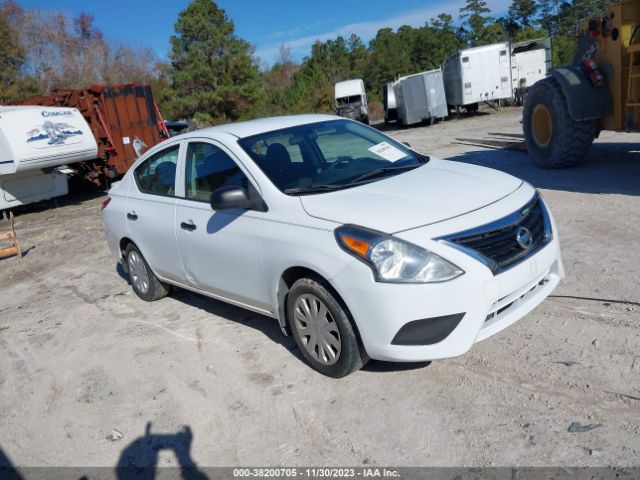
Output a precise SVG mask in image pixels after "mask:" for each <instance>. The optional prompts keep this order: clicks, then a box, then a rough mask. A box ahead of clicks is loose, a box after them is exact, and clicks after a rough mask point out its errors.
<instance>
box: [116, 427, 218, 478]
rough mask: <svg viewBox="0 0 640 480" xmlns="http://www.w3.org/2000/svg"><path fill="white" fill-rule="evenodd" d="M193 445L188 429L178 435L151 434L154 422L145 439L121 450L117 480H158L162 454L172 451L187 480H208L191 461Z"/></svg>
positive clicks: (182, 474) (141, 438) (191, 434)
mask: <svg viewBox="0 0 640 480" xmlns="http://www.w3.org/2000/svg"><path fill="white" fill-rule="evenodd" d="M192 442H193V433H192V432H191V428H190V427H189V426H185V427H184V428H183V429H182V430H181V431H179V432H177V433H170V434H156V433H151V422H147V425H146V427H145V433H144V436H142V437H138V438H136V439H135V440H134V441H133V442H131V443H130V444H129V445H128V446H127V447H126V448H125V449H124V450H122V452H121V454H120V458H119V459H118V464H117V466H116V478H117V479H118V480H129V479H136V480H147V479H148V480H152V479H154V478H156V469H157V465H158V454H159V452H160V451H161V450H173V452H174V453H175V456H176V459H177V460H178V463H179V468H180V474H181V477H182V478H183V479H184V480H204V479H207V478H208V477H207V476H206V475H205V474H204V473H203V472H202V471H201V470H200V469H199V468H198V466H197V465H196V463H195V462H194V461H193V459H192V458H191V443H192ZM173 478H175V477H173Z"/></svg>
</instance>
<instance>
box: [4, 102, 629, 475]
mask: <svg viewBox="0 0 640 480" xmlns="http://www.w3.org/2000/svg"><path fill="white" fill-rule="evenodd" d="M520 117H521V112H520V110H519V109H516V108H512V109H503V110H502V111H500V112H493V111H490V112H480V113H479V114H477V115H475V116H473V117H468V118H459V119H454V120H450V121H446V122H443V123H440V124H437V125H434V126H430V127H428V126H425V127H415V128H408V129H402V130H396V129H395V127H390V128H384V129H385V130H387V132H388V133H389V134H391V135H392V136H394V137H396V138H398V139H400V140H402V141H407V142H409V143H411V145H412V146H413V147H414V148H416V149H417V150H420V151H423V152H425V153H429V154H432V155H434V156H437V157H441V158H449V159H452V160H455V161H461V162H471V163H475V164H480V165H486V166H490V167H494V168H498V169H501V170H504V171H507V172H509V173H512V174H514V175H517V176H519V177H521V178H524V179H526V180H527V181H528V182H530V183H532V184H533V185H534V186H536V187H538V188H539V189H540V190H541V192H542V194H543V196H544V198H545V199H546V200H547V201H548V203H549V204H550V206H551V208H552V210H553V212H554V214H555V216H556V220H557V222H558V228H559V230H560V232H559V233H560V238H561V242H562V250H563V256H564V262H565V267H566V270H567V279H566V280H565V281H564V282H563V283H562V284H561V286H560V287H559V288H558V289H557V290H556V291H555V292H554V294H555V295H556V296H554V297H553V298H549V299H547V300H546V301H545V302H544V303H543V305H541V306H540V307H539V308H537V309H536V310H534V311H533V312H532V313H530V314H529V315H527V316H526V317H525V318H524V319H522V320H521V321H520V322H518V323H516V324H515V325H514V326H512V327H511V328H508V329H507V330H505V331H503V332H501V333H500V334H498V335H497V336H494V337H492V338H490V339H488V340H486V341H484V342H481V343H479V344H476V345H475V347H474V348H473V349H472V350H471V351H470V352H469V353H467V354H466V355H464V356H462V357H459V358H454V359H450V360H442V361H436V362H432V363H430V364H424V363H421V364H391V363H383V362H371V363H370V364H369V365H368V366H367V367H366V368H365V369H364V370H363V371H360V372H357V373H355V374H353V375H351V376H349V377H348V378H345V379H342V380H333V379H330V378H325V377H323V376H321V375H319V374H317V373H315V372H314V371H313V370H312V369H311V368H309V367H308V366H307V365H306V364H305V363H304V362H303V361H302V359H301V355H300V353H299V352H298V351H297V349H296V348H295V346H294V342H293V340H292V339H291V338H286V337H282V336H281V334H280V330H279V328H278V326H277V325H276V323H275V321H273V320H271V319H269V318H266V317H262V316H260V315H257V314H254V313H251V312H248V311H245V310H242V309H239V308H236V307H233V306H229V305H226V304H224V303H220V302H217V301H214V300H210V299H207V298H204V297H200V296H198V295H195V294H191V293H188V292H183V291H181V292H176V293H173V294H172V295H171V296H170V297H168V298H166V299H163V300H161V301H159V302H155V303H153V304H147V303H144V302H142V301H141V300H139V299H138V298H137V297H136V296H135V295H134V294H133V293H132V291H131V289H130V287H129V286H128V285H127V282H126V280H125V279H123V278H122V276H121V274H120V273H119V271H118V269H117V268H116V264H115V263H114V261H113V260H112V258H111V257H110V256H109V255H108V251H107V247H106V243H105V240H104V234H103V229H102V224H101V222H100V201H101V198H99V197H95V198H91V199H83V200H78V199H75V200H74V199H66V200H62V201H58V202H57V206H56V205H54V203H53V202H51V203H49V204H48V205H47V208H44V207H38V208H35V209H34V208H31V209H28V210H27V211H26V212H22V213H21V214H20V215H19V216H18V218H17V228H18V231H19V235H20V237H21V240H22V244H23V247H24V248H25V249H26V250H27V255H26V256H25V257H24V259H22V260H19V259H17V258H10V259H7V260H3V261H0V285H1V287H0V453H2V451H3V452H4V454H5V455H6V456H7V457H8V458H9V459H10V460H11V461H12V462H13V463H14V464H15V465H21V466H45V465H46V466H63V465H64V466H111V467H112V466H116V465H132V464H145V463H148V462H153V461H154V460H153V459H152V458H151V457H150V455H151V454H150V449H149V448H148V447H145V445H147V446H148V445H150V444H151V443H153V441H160V442H163V445H164V446H165V447H166V450H165V451H164V452H163V453H162V455H161V456H160V459H159V463H160V465H173V464H176V462H179V461H183V460H184V456H185V455H187V456H188V455H190V456H191V457H190V459H191V460H192V461H193V462H195V463H196V464H198V465H201V466H214V465H233V466H235V465H352V466H357V465H395V466H414V465H415V466H418V465H431V466H492V465H520V466H551V465H553V466H596V465H608V466H610V465H615V466H634V465H635V466H637V465H640V304H638V302H640V288H639V287H640V253H639V252H640V134H622V133H621V134H616V133H608V132H605V133H603V134H602V136H601V138H600V139H598V141H597V143H596V145H595V146H594V148H593V150H592V151H591V153H590V155H589V158H588V160H587V161H586V162H585V163H584V164H583V165H581V166H579V167H577V168H574V169H572V170H562V171H553V172H548V171H542V170H538V169H536V168H535V167H534V166H533V165H532V162H531V160H530V158H529V157H528V155H527V154H525V153H522V152H520V151H514V150H503V149H490V148H482V147H479V146H477V145H470V144H465V142H463V141H460V140H457V139H459V138H466V139H474V140H486V139H489V138H494V139H495V138H497V137H500V138H503V139H504V138H509V137H508V136H506V137H505V135H504V134H505V133H506V134H518V133H521V125H520ZM496 133H499V134H500V136H496V135H492V134H496ZM514 138H515V137H514ZM466 143H469V142H466ZM472 143H473V142H472ZM476 143H477V142H476ZM5 228H6V223H4V222H0V230H4V229H5ZM574 422H579V423H580V425H578V424H574V428H572V430H575V427H576V426H577V427H578V430H580V428H579V427H580V426H586V427H587V428H586V429H589V428H592V429H591V430H589V431H585V432H570V431H569V429H570V426H571V425H572V424H573V423H574ZM594 427H595V428H594ZM147 428H148V431H146V433H145V429H147ZM189 447H190V451H189ZM171 450H173V451H171Z"/></svg>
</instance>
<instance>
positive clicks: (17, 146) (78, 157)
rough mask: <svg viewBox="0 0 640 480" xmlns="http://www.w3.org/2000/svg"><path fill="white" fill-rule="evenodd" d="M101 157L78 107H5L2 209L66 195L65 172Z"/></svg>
mask: <svg viewBox="0 0 640 480" xmlns="http://www.w3.org/2000/svg"><path fill="white" fill-rule="evenodd" d="M97 154H98V146H97V144H96V140H95V138H94V137H93V133H92V131H91V129H90V128H89V125H87V122H86V121H85V119H84V117H83V116H82V114H81V113H80V112H79V111H78V110H77V109H75V108H53V107H17V106H6V107H0V210H5V209H9V208H12V207H15V206H18V205H26V204H28V203H33V202H38V201H40V200H47V199H51V198H55V197H59V196H61V195H66V194H67V192H68V184H67V176H66V175H65V174H64V173H63V171H64V170H65V169H63V168H61V167H62V166H63V165H64V166H66V165H69V164H73V163H76V162H82V161H86V160H92V159H94V158H96V156H97Z"/></svg>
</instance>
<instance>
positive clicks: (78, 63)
mask: <svg viewBox="0 0 640 480" xmlns="http://www.w3.org/2000/svg"><path fill="white" fill-rule="evenodd" d="M607 3H608V2H607V1H606V0H512V3H511V5H510V7H509V9H508V12H507V13H506V15H503V16H501V17H497V16H495V15H494V14H493V12H492V11H491V10H490V8H489V7H488V6H487V4H486V2H485V1H484V0H466V2H465V4H464V5H463V6H462V8H460V11H459V15H458V17H457V18H454V17H453V16H451V15H449V14H445V13H442V14H440V15H437V16H436V17H434V18H431V19H425V23H424V25H422V26H420V27H411V26H408V25H404V26H401V27H400V28H398V29H397V30H395V31H394V30H393V29H391V28H383V29H380V30H379V31H378V32H377V34H376V36H375V38H373V39H372V40H371V41H370V42H369V43H368V44H365V43H364V42H363V41H362V39H361V38H359V37H358V36H357V35H351V36H350V37H348V38H345V37H342V36H339V37H337V38H335V39H330V40H326V41H324V42H320V41H318V42H316V43H315V44H314V45H313V46H312V47H311V52H310V54H309V55H308V56H307V57H305V58H304V59H303V60H302V61H299V62H298V61H295V60H293V59H292V58H291V55H290V52H289V50H288V49H287V48H286V46H282V47H281V49H280V55H279V59H278V60H277V61H276V62H275V63H274V64H273V65H262V66H261V65H260V63H259V62H260V59H258V58H256V57H255V55H254V49H253V47H252V46H251V45H250V44H249V43H248V42H247V41H245V40H244V39H242V38H239V37H238V36H237V35H236V33H235V27H234V23H233V21H232V20H231V19H229V18H228V16H227V15H226V13H225V11H224V10H223V9H222V8H220V7H219V6H218V5H217V4H216V3H215V2H214V1H213V0H192V1H191V3H190V4H189V5H188V6H187V7H186V8H185V9H184V10H182V11H181V12H180V13H179V15H178V18H177V20H176V22H175V25H174V27H175V33H174V34H173V35H172V36H171V38H170V44H171V50H170V53H169V58H168V59H167V60H166V61H163V60H162V59H159V58H158V57H157V55H156V54H155V53H154V52H153V51H152V50H151V49H149V48H146V47H135V48H134V47H132V46H129V45H124V44H119V43H115V42H109V41H107V40H106V39H105V37H104V35H103V33H102V32H101V31H100V30H99V29H98V28H96V26H95V24H94V18H93V17H92V16H91V15H87V14H80V15H78V16H77V17H70V16H69V15H68V14H65V13H62V12H56V11H50V10H37V9H23V8H22V7H20V5H19V4H17V3H16V2H15V0H0V103H8V102H11V101H12V100H16V99H19V98H23V97H27V96H32V95H41V94H46V93H47V92H49V91H50V90H52V89H54V88H82V87H87V86H90V85H92V84H96V83H105V84H115V83H128V82H142V83H149V84H151V86H152V88H153V91H154V96H155V97H156V101H157V103H158V105H159V107H160V110H161V112H162V113H163V115H164V117H165V118H167V119H186V120H191V121H193V122H194V123H196V124H197V125H206V124H216V123H224V122H228V121H235V120H239V119H247V118H253V117H258V116H264V115H278V114H286V113H300V112H327V111H330V110H331V108H332V103H333V85H334V84H335V83H336V82H337V81H340V80H345V79H348V78H362V79H364V81H365V85H366V88H367V91H368V93H369V96H370V98H371V100H373V101H374V103H375V100H379V99H380V97H381V89H382V86H383V85H384V84H385V83H386V82H389V81H392V80H394V79H395V78H397V77H398V76H402V75H407V74H411V73H416V72H419V71H423V70H430V69H433V68H438V67H440V66H441V65H442V63H443V62H444V60H445V59H446V58H447V57H448V56H449V55H451V54H452V53H454V52H455V51H456V50H458V49H460V48H466V47H472V46H481V45H487V44H491V43H495V42H499V41H504V40H511V41H523V40H530V39H536V38H541V37H546V36H551V37H552V39H553V40H552V41H553V63H554V65H561V64H565V63H570V62H571V60H572V58H573V54H574V50H575V47H576V44H577V39H578V38H579V37H580V36H581V34H582V22H583V20H584V19H585V18H589V17H591V16H595V15H599V14H601V13H603V12H604V10H605V8H606V5H607Z"/></svg>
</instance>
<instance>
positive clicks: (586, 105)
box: [551, 65, 613, 122]
mask: <svg viewBox="0 0 640 480" xmlns="http://www.w3.org/2000/svg"><path fill="white" fill-rule="evenodd" d="M551 76H552V77H553V78H554V79H556V81H557V82H558V83H559V84H560V88H562V93H563V94H564V98H565V99H566V100H567V107H568V109H569V115H571V118H572V119H573V120H575V121H577V122H582V121H585V120H596V119H598V118H602V117H606V116H608V115H611V114H612V113H613V99H612V97H611V91H610V90H609V87H608V86H607V85H606V83H605V85H602V86H600V87H594V86H593V85H591V83H590V82H589V79H588V78H587V76H586V75H585V73H584V71H583V70H582V67H581V66H578V65H569V66H565V67H558V68H554V69H553V70H552V71H551Z"/></svg>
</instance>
